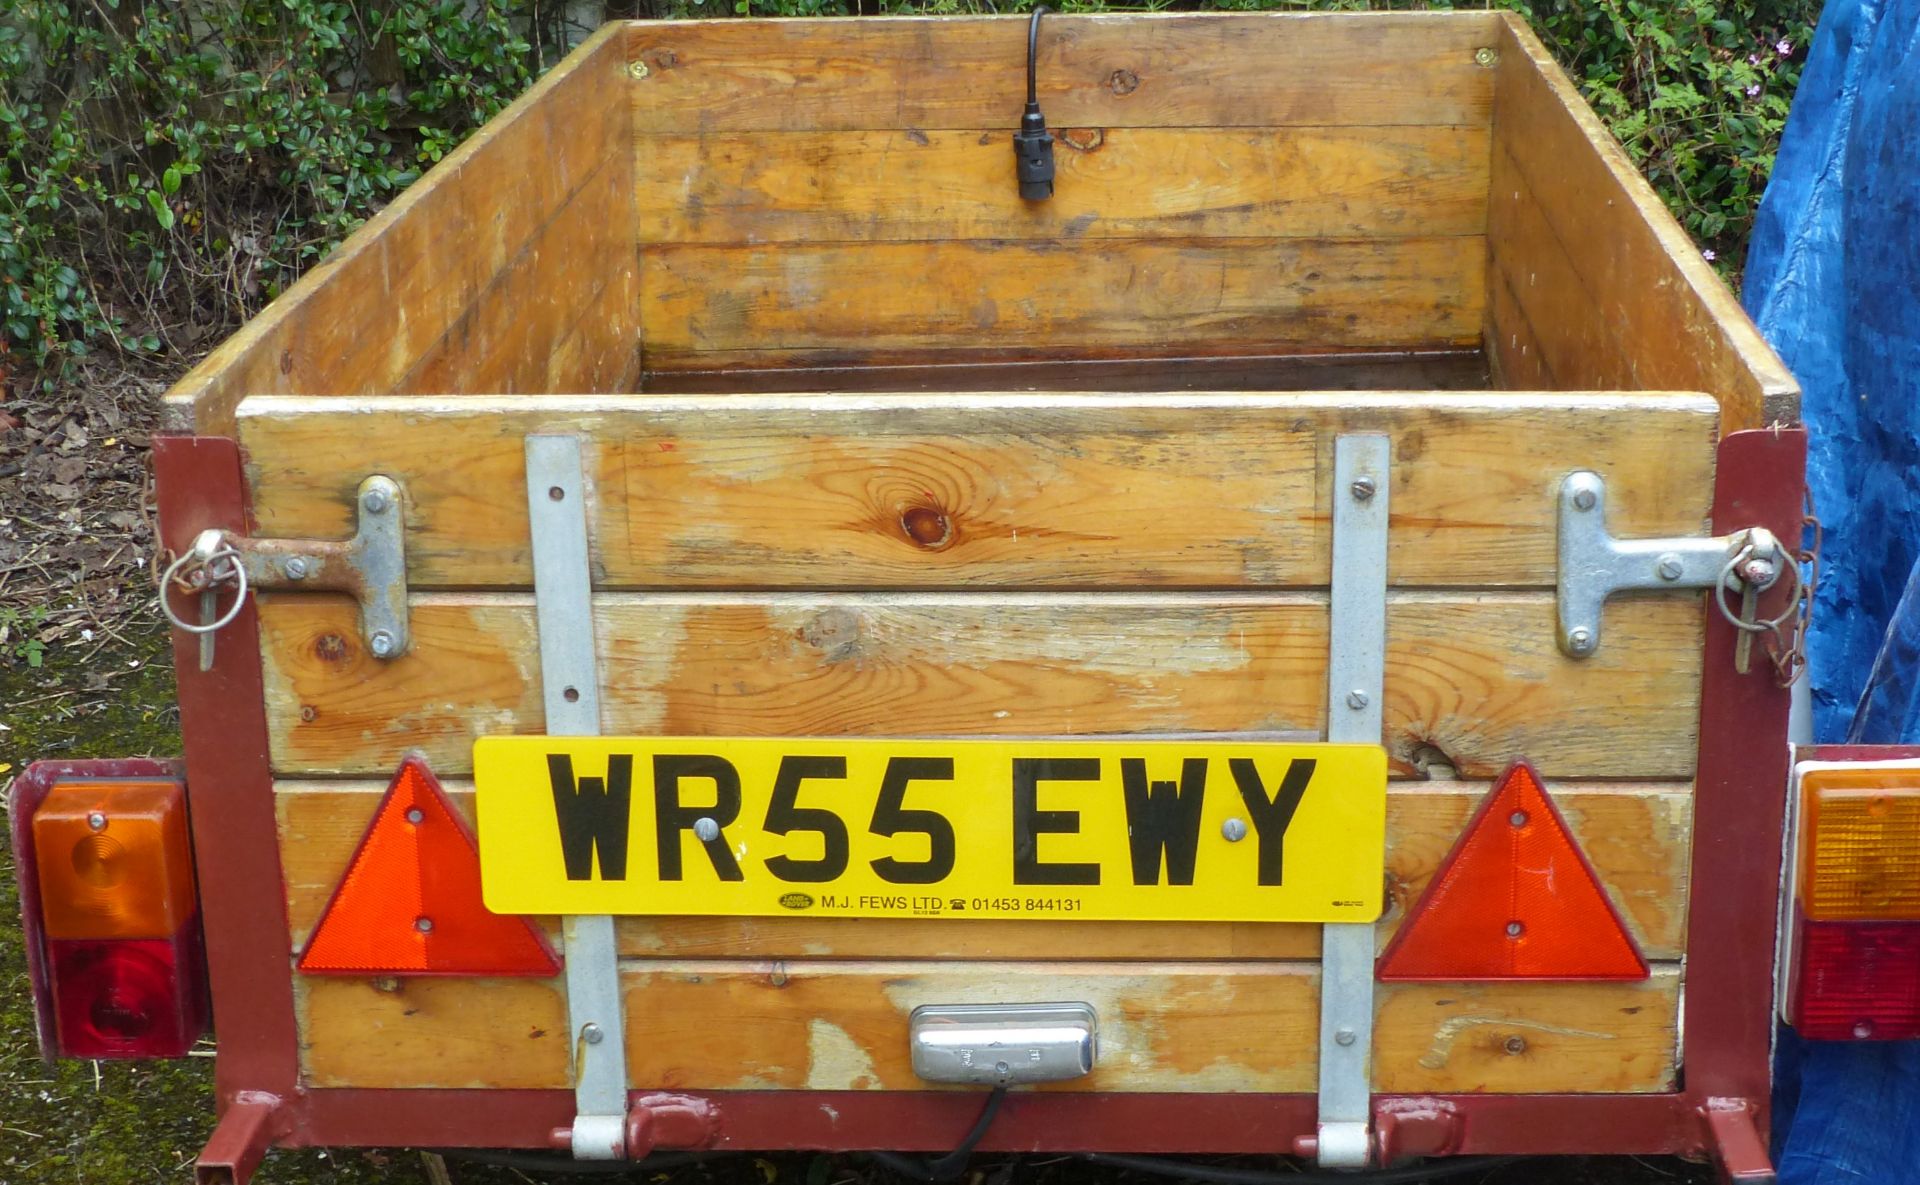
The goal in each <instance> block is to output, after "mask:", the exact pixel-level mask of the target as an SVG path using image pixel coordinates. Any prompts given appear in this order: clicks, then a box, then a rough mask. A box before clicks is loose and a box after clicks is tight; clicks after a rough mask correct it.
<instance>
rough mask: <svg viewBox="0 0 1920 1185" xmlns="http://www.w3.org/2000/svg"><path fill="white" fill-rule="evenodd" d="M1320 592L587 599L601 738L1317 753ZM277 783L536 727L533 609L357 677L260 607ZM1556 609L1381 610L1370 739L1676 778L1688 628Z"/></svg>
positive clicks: (334, 608)
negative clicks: (932, 741) (1229, 743)
mask: <svg viewBox="0 0 1920 1185" xmlns="http://www.w3.org/2000/svg"><path fill="white" fill-rule="evenodd" d="M1326 612H1327V610H1326V599H1325V596H1324V594H1266V595H1252V594H1246V595H1241V594H1105V595H1102V594H1073V595H1061V594H991V593H927V594H878V595H866V596H860V595H850V594H831V593H823V594H791V595H788V594H770V595H750V594H715V595H711V596H708V595H701V594H662V595H601V596H599V597H597V598H595V623H594V632H595V636H596V637H597V638H598V640H599V648H600V677H601V686H602V692H601V695H602V699H601V712H602V722H603V726H604V728H605V729H606V731H607V732H609V733H633V734H656V735H675V734H686V735H725V734H733V735H751V736H814V735H819V736H837V735H848V736H941V735H972V736H979V735H1001V734H1004V735H1024V736H1034V735H1067V736H1084V735H1094V734H1099V733H1128V732H1157V733H1181V732H1265V733H1273V732H1279V733H1291V734H1298V733H1310V734H1318V733H1320V732H1321V731H1322V730H1323V729H1324V727H1325V718H1324V717H1325V705H1324V696H1325V686H1326V684H1325V671H1326V653H1327V642H1326V628H1327V626H1326ZM260 615H261V639H262V641H261V645H262V649H263V651H264V661H265V668H266V689H267V690H266V694H267V709H268V727H269V734H270V738H271V742H272V753H273V762H274V768H275V769H276V770H278V771H280V772H282V773H288V774H292V773H345V774H354V773H358V774H369V775H385V774H387V773H389V772H390V771H391V770H392V769H393V767H394V766H395V764H396V763H397V761H398V759H399V755H400V754H401V752H402V751H404V750H407V749H419V750H421V751H423V752H424V753H425V754H426V755H427V756H428V758H429V760H431V761H432V762H433V763H434V766H435V768H436V769H438V770H439V771H440V772H441V773H443V774H446V775H450V776H451V775H454V774H458V773H462V772H465V771H467V770H469V769H471V768H472V764H471V762H472V754H471V746H472V743H473V740H474V738H476V737H478V736H481V735H485V734H488V733H516V732H520V733H537V732H541V731H543V730H544V728H545V719H544V713H543V711H542V708H541V693H540V686H539V674H538V662H537V658H536V656H537V654H538V645H537V639H536V634H535V629H534V616H533V602H532V598H531V597H527V596H524V595H511V596H509V595H483V594H461V593H448V594H434V595H427V596H419V597H415V598H414V600H413V603H412V625H413V639H414V642H413V649H412V651H411V652H410V653H409V654H408V655H406V656H405V657H404V658H402V659H400V660H398V661H393V662H384V661H381V660H379V659H374V658H372V657H370V656H368V655H367V654H366V652H365V650H364V649H363V647H362V645H361V643H360V641H359V636H358V632H357V625H356V621H357V618H356V611H355V609H354V607H353V605H352V603H351V602H350V601H348V600H346V599H345V598H342V597H330V596H324V595H299V594H294V595H284V594H281V595H268V596H263V597H262V598H261V599H260ZM1553 620H1554V609H1553V596H1552V594H1551V593H1513V594H1495V593H1458V594H1448V593H1397V594H1394V595H1392V596H1391V597H1390V598H1389V603H1388V614H1387V662H1386V697H1385V711H1386V736H1385V738H1384V740H1385V743H1386V745H1387V747H1388V750H1389V753H1390V755H1391V756H1392V757H1393V759H1394V760H1395V762H1396V763H1397V764H1398V765H1399V766H1400V768H1402V769H1403V770H1408V771H1410V770H1412V769H1413V768H1414V756H1415V753H1416V750H1421V749H1422V748H1423V747H1425V748H1426V749H1431V750H1437V751H1438V752H1440V753H1443V754H1445V755H1446V757H1447V758H1448V759H1449V764H1451V765H1452V766H1453V767H1454V768H1456V769H1458V770H1460V771H1462V772H1463V773H1465V774H1467V775H1469V776H1491V775H1492V774H1494V773H1497V772H1498V771H1499V770H1500V769H1502V768H1504V767H1505V766H1506V765H1507V764H1508V763H1509V762H1510V761H1512V760H1513V759H1514V758H1515V757H1520V756H1526V757H1530V758H1532V759H1534V760H1535V761H1536V762H1537V763H1538V764H1539V765H1540V767H1541V768H1543V769H1546V770H1548V771H1550V772H1551V773H1553V774H1554V775H1555V776H1557V777H1623V778H1653V777H1661V778H1690V777H1691V776H1692V773H1693V761H1694V748H1695V727H1696V720H1695V716H1696V712H1697V707H1698V701H1699V668H1700V657H1699V656H1700V645H1701V625H1702V610H1701V608H1700V604H1699V601H1698V599H1696V598H1693V597H1662V598H1647V599H1641V600H1637V601H1623V602H1620V603H1618V604H1615V605H1613V606H1610V607H1609V608H1608V611H1607V643H1606V645H1605V646H1603V647H1602V648H1601V649H1600V652H1599V653H1598V654H1596V655H1595V656H1593V657H1592V658H1589V659H1586V660H1584V661H1579V662H1576V661H1574V660H1571V659H1568V658H1566V657H1565V656H1564V655H1562V654H1561V653H1560V652H1559V650H1558V649H1557V648H1556V647H1555V646H1554V643H1553Z"/></svg>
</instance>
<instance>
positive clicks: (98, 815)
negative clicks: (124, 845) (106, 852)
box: [87, 811, 107, 831]
mask: <svg viewBox="0 0 1920 1185" xmlns="http://www.w3.org/2000/svg"><path fill="white" fill-rule="evenodd" d="M87 826H88V827H91V828H93V829H94V830H95V831H105V830H106V829H107V816H106V813H105V812H103V811H88V812H87Z"/></svg>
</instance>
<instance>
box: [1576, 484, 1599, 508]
mask: <svg viewBox="0 0 1920 1185" xmlns="http://www.w3.org/2000/svg"><path fill="white" fill-rule="evenodd" d="M1599 501H1600V498H1599V495H1597V494H1595V493H1594V492H1593V491H1592V490H1589V489H1578V490H1575V491H1573V504H1574V506H1575V507H1577V508H1579V509H1581V510H1592V509H1593V508H1594V506H1595V505H1596V504H1598V502H1599Z"/></svg>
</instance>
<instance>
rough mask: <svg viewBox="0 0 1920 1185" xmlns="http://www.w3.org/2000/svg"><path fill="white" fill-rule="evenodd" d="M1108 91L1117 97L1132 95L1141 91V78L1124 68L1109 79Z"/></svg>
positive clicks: (1116, 71)
mask: <svg viewBox="0 0 1920 1185" xmlns="http://www.w3.org/2000/svg"><path fill="white" fill-rule="evenodd" d="M1107 89H1108V90H1110V91H1112V92H1113V93H1114V94H1116V95H1130V94H1132V93H1133V92H1135V91H1137V90H1139V89H1140V76H1139V75H1138V74H1135V73H1134V72H1133V71H1131V70H1128V69H1127V68H1125V67H1124V66H1123V67H1121V68H1120V69H1118V70H1115V71H1114V72H1113V73H1112V74H1111V75H1110V76H1109V77H1108V78H1107Z"/></svg>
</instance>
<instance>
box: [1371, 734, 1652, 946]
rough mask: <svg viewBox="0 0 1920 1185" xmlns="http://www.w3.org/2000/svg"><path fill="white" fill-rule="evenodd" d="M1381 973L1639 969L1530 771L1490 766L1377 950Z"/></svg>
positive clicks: (1623, 931) (1520, 765) (1627, 938)
mask: <svg viewBox="0 0 1920 1185" xmlns="http://www.w3.org/2000/svg"><path fill="white" fill-rule="evenodd" d="M1379 974H1380V978H1381V979H1383V980H1431V979H1446V980H1459V979H1645V978H1646V977H1647V961H1646V960H1645V959H1643V958H1641V957H1640V949H1639V947H1637V946H1635V945H1634V941H1633V937H1632V936H1631V935H1629V934H1628V933H1627V928H1626V926H1624V925H1623V924H1622V923H1621V921H1620V915H1619V914H1618V913H1615V912H1614V908H1613V904H1612V902H1610V901H1608V900H1607V894H1606V890H1604V889H1602V888H1601V887H1600V881H1599V878H1598V877H1596V876H1595V875H1594V872H1593V866H1592V865H1590V864H1588V863H1587V858H1586V856H1585V855H1584V854H1582V853H1581V851H1580V845H1579V844H1577V843H1575V842H1574V840H1573V835H1572V833H1571V832H1569V831H1568V830H1567V824H1566V820H1564V819H1562V818H1561V817H1560V812H1559V810H1558V809H1556V808H1555V807H1554V805H1553V799H1551V798H1549V797H1548V796H1547V791H1546V788H1545V787H1544V786H1543V785H1541V782H1540V776H1539V775H1538V774H1536V773H1534V771H1533V767H1532V766H1530V765H1528V764H1527V763H1526V762H1524V761H1519V762H1515V763H1514V764H1513V765H1512V766H1510V767H1508V769H1507V772H1506V773H1504V774H1502V775H1500V780H1499V781H1497V782H1495V783H1494V786H1493V789H1492V791H1490V792H1489V793H1488V794H1487V797H1486V799H1485V800H1484V801H1482V802H1481V804H1480V809H1479V811H1478V812H1476V813H1475V814H1474V816H1473V819H1472V820H1471V821H1469V822H1468V824H1467V829H1466V831H1465V832H1463V833H1462V834H1461V836H1460V840H1459V842H1458V843H1456V844H1455V845H1454V847H1453V851H1452V853H1450V854H1449V855H1448V856H1447V859H1446V861H1445V862H1444V863H1443V864H1441V866H1440V871H1439V872H1437V873H1435V874H1434V877H1433V881H1432V883H1430V884H1429V885H1428V886H1427V891H1426V892H1425V893H1423V894H1421V896H1420V902H1419V904H1417V905H1415V906H1414V907H1413V910H1412V912H1410V913H1409V914H1408V915H1407V921H1406V923H1405V924H1404V925H1402V926H1401V927H1400V932H1399V933H1398V934H1395V935H1394V937H1393V941H1392V942H1391V943H1389V944H1388V945H1387V951H1386V954H1385V955H1383V956H1381V959H1380V972H1379Z"/></svg>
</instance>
